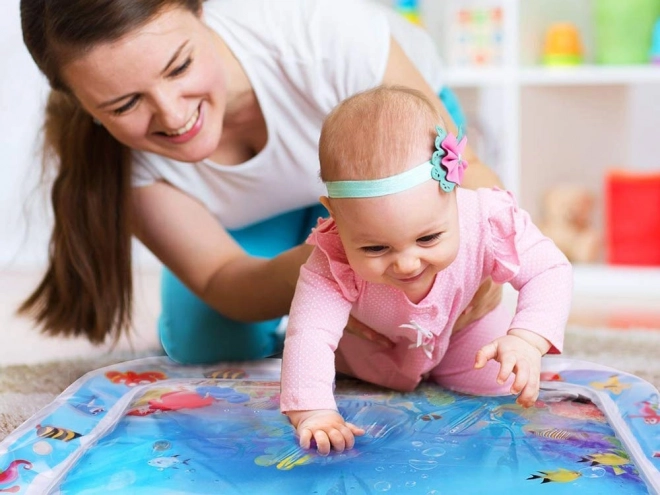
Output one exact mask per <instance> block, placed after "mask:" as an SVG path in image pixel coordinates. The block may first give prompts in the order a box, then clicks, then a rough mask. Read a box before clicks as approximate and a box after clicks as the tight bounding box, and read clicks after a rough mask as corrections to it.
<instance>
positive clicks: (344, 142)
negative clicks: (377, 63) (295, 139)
mask: <svg viewBox="0 0 660 495" xmlns="http://www.w3.org/2000/svg"><path fill="white" fill-rule="evenodd" d="M442 124H443V122H442V120H441V118H440V116H439V114H438V112H437V110H436V109H435V108H434V106H433V104H432V103H431V101H429V99H428V98H427V97H426V96H425V95H424V94H423V93H422V92H421V91H418V90H416V89H412V88H407V87H404V86H378V87H376V88H374V89H370V90H367V91H363V92H361V93H358V94H356V95H354V96H351V97H349V98H347V99H346V100H344V101H343V102H341V103H340V104H339V105H337V107H335V109H334V110H333V111H332V112H330V114H329V115H328V117H327V118H326V120H325V122H324V124H323V128H322V129H321V137H320V141H319V160H320V163H321V179H322V180H323V182H330V181H342V180H372V179H380V178H383V177H389V176H392V175H396V174H398V173H401V172H404V171H406V170H408V169H410V168H412V167H414V166H415V165H419V164H420V163H422V162H423V161H424V160H429V159H430V158H431V155H432V154H433V151H434V150H435V148H434V142H435V136H436V135H437V133H436V131H435V126H436V125H442Z"/></svg>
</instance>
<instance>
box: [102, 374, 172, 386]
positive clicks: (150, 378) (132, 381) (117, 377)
mask: <svg viewBox="0 0 660 495" xmlns="http://www.w3.org/2000/svg"><path fill="white" fill-rule="evenodd" d="M105 377H106V378H107V379H108V380H110V381H111V382H112V383H116V384H123V385H126V386H128V387H135V386H136V385H146V384H147V383H154V382H157V381H159V380H165V379H167V375H165V373H161V372H160V371H144V372H142V373H136V372H135V371H125V372H121V371H108V372H107V373H106V374H105Z"/></svg>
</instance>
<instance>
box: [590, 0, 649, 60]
mask: <svg viewBox="0 0 660 495" xmlns="http://www.w3.org/2000/svg"><path fill="white" fill-rule="evenodd" d="M591 4H592V6H593V9H594V10H593V11H594V28H595V29H594V34H595V42H596V43H595V55H596V57H595V58H596V62H597V63H599V64H646V63H648V61H649V48H650V47H651V35H652V33H653V25H654V23H655V22H656V19H658V16H660V0H592V1H591Z"/></svg>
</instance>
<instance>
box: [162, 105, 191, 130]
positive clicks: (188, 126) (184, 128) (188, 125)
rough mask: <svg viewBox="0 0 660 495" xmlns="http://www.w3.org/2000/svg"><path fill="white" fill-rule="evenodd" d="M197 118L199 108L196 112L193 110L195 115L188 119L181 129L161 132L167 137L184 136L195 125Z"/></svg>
mask: <svg viewBox="0 0 660 495" xmlns="http://www.w3.org/2000/svg"><path fill="white" fill-rule="evenodd" d="M198 118H199V107H198V108H197V110H195V113H194V114H193V115H192V117H190V120H189V121H188V122H186V125H184V126H183V127H180V128H179V129H177V130H176V131H174V132H163V134H166V135H167V136H180V135H181V134H185V133H186V132H188V131H189V130H190V129H192V127H193V126H194V125H195V122H197V119H198Z"/></svg>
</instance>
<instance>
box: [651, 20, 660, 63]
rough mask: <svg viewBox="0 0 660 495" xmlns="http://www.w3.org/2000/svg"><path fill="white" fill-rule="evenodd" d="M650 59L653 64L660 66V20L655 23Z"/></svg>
mask: <svg viewBox="0 0 660 495" xmlns="http://www.w3.org/2000/svg"><path fill="white" fill-rule="evenodd" d="M649 58H650V60H651V63H652V64H654V65H660V19H658V20H657V21H655V26H654V27H653V37H652V38H651V53H650V57H649Z"/></svg>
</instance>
